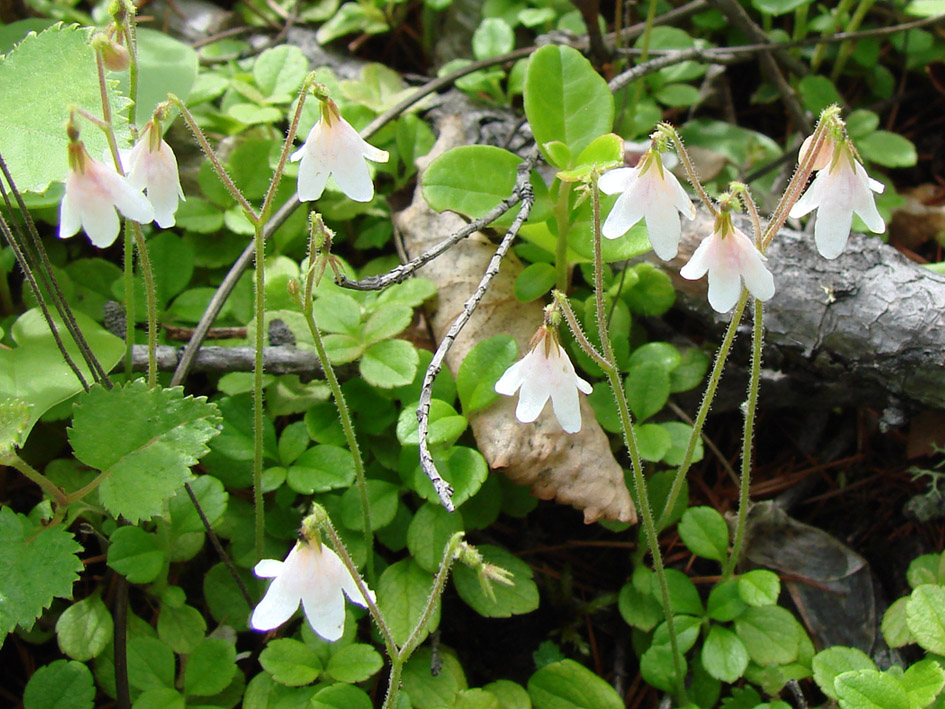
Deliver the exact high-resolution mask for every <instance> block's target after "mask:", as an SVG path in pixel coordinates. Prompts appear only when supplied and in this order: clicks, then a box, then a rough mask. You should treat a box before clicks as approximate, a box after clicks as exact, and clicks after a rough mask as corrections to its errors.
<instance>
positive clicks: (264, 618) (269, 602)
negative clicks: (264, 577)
mask: <svg viewBox="0 0 945 709" xmlns="http://www.w3.org/2000/svg"><path fill="white" fill-rule="evenodd" d="M298 607H299V595H298V594H297V593H295V592H294V589H292V588H290V587H289V584H287V583H285V581H284V579H283V577H282V576H279V577H277V578H276V580H275V581H273V582H272V583H271V584H270V585H269V588H268V589H267V590H266V595H265V596H263V599H262V600H261V601H260V602H259V605H257V606H256V608H255V610H253V615H252V616H251V617H250V619H249V624H250V625H251V626H252V627H253V628H255V629H256V630H273V629H274V628H278V627H279V626H280V625H282V624H283V623H285V622H286V621H287V620H288V619H289V618H291V617H292V614H293V613H295V611H296V610H297V609H298Z"/></svg>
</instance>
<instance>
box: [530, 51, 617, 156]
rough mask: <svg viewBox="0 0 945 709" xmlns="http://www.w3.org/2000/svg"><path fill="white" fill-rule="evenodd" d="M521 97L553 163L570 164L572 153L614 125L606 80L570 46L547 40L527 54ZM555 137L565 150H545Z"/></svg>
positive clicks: (536, 133)
mask: <svg viewBox="0 0 945 709" xmlns="http://www.w3.org/2000/svg"><path fill="white" fill-rule="evenodd" d="M524 96H525V115H526V116H528V120H529V124H530V125H531V127H532V132H533V133H534V134H535V140H536V142H537V143H538V146H539V147H540V148H541V150H542V154H543V155H544V156H545V158H546V159H547V160H548V161H549V162H550V163H551V164H552V165H554V166H555V167H557V168H561V169H564V168H569V167H573V165H572V164H571V161H570V158H571V156H574V157H576V156H577V155H579V154H580V153H581V151H582V150H584V148H586V147H587V146H588V145H589V144H590V143H591V141H592V140H594V139H595V138H596V137H598V136H600V135H603V134H605V133H608V132H610V129H611V127H612V125H613V120H614V100H613V96H612V95H611V93H610V90H609V89H608V88H607V82H605V81H604V79H603V77H601V75H600V74H598V73H597V72H596V71H595V70H594V68H593V67H592V66H591V64H590V62H589V61H587V59H585V58H584V57H583V56H582V55H581V54H580V53H579V52H578V51H576V50H574V49H571V48H570V47H564V46H555V45H548V46H546V47H542V48H541V49H539V50H538V51H536V52H535V53H534V54H533V55H532V56H531V59H529V62H528V69H527V71H526V75H525V92H524ZM555 141H557V142H558V143H560V144H562V145H563V146H564V147H565V148H566V152H561V151H558V150H555V149H554V148H551V149H549V147H548V144H549V143H553V142H555ZM552 152H553V153H554V154H552ZM556 158H557V159H556Z"/></svg>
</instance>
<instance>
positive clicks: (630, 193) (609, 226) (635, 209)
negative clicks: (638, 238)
mask: <svg viewBox="0 0 945 709" xmlns="http://www.w3.org/2000/svg"><path fill="white" fill-rule="evenodd" d="M644 207H645V205H644V203H643V202H642V201H641V200H639V199H636V196H635V194H634V189H633V187H631V188H630V189H628V190H627V191H626V192H624V193H623V194H621V195H620V196H619V197H618V198H617V201H616V202H614V206H613V209H611V210H610V214H608V215H607V219H605V220H604V226H603V227H601V234H602V235H603V236H604V238H605V239H619V238H620V237H621V236H623V235H624V234H626V233H627V232H628V231H630V228H631V227H632V226H633V225H634V224H636V223H637V222H638V221H640V219H642V218H643V210H644Z"/></svg>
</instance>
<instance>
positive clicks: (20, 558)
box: [0, 507, 82, 676]
mask: <svg viewBox="0 0 945 709" xmlns="http://www.w3.org/2000/svg"><path fill="white" fill-rule="evenodd" d="M81 549H82V547H81V546H79V544H78V542H76V541H75V540H74V539H73V538H72V534H70V533H69V532H67V531H66V530H65V529H63V528H62V527H50V528H48V529H41V528H37V526H36V525H34V524H33V523H32V522H31V521H30V520H29V519H28V518H27V517H25V516H23V515H21V514H17V513H15V512H14V511H13V510H12V509H10V508H9V507H3V508H0V596H2V597H3V599H4V603H3V607H2V609H0V632H2V633H3V634H4V636H6V634H7V633H9V632H11V631H12V630H13V629H14V628H15V627H16V626H17V625H19V626H22V627H24V628H29V627H30V626H31V625H32V624H33V621H34V620H36V619H37V618H38V617H39V616H40V614H41V613H42V612H43V609H44V608H47V607H49V604H50V603H52V600H53V598H54V597H57V596H58V597H61V598H69V597H71V596H72V584H73V583H74V582H75V581H76V580H77V579H78V572H79V571H80V570H81V569H82V562H81V561H80V560H79V558H78V557H77V556H76V554H77V553H78V552H79V551H80V550H81ZM51 673H52V671H51ZM52 674H55V675H56V676H58V675H59V672H58V671H56V672H55V673H52Z"/></svg>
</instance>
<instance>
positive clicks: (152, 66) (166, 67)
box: [118, 27, 197, 126]
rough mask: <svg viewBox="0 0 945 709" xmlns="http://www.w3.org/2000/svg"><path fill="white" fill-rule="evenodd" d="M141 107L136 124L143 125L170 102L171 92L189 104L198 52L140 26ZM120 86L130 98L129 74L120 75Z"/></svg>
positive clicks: (137, 37) (137, 112)
mask: <svg viewBox="0 0 945 709" xmlns="http://www.w3.org/2000/svg"><path fill="white" fill-rule="evenodd" d="M135 39H136V41H137V49H138V72H139V73H138V106H137V108H136V111H135V123H136V124H137V125H139V126H143V125H144V124H145V123H147V122H148V121H150V120H151V115H152V114H153V113H154V109H155V108H157V105H158V104H159V103H161V102H162V101H166V100H167V95H168V93H172V94H175V95H176V96H178V97H179V98H180V99H182V100H184V101H186V100H187V95H188V94H189V93H190V89H191V87H192V86H193V85H194V79H196V77H197V52H195V51H194V50H193V49H192V48H191V47H190V45H189V44H184V43H183V42H181V41H180V40H177V39H174V38H173V37H171V36H170V35H168V34H167V33H165V32H160V31H158V30H153V29H149V28H147V27H138V28H137V29H136V30H135ZM118 78H119V86H120V87H121V90H122V92H123V93H124V94H125V95H128V75H127V72H122V73H121V74H119V75H118Z"/></svg>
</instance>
